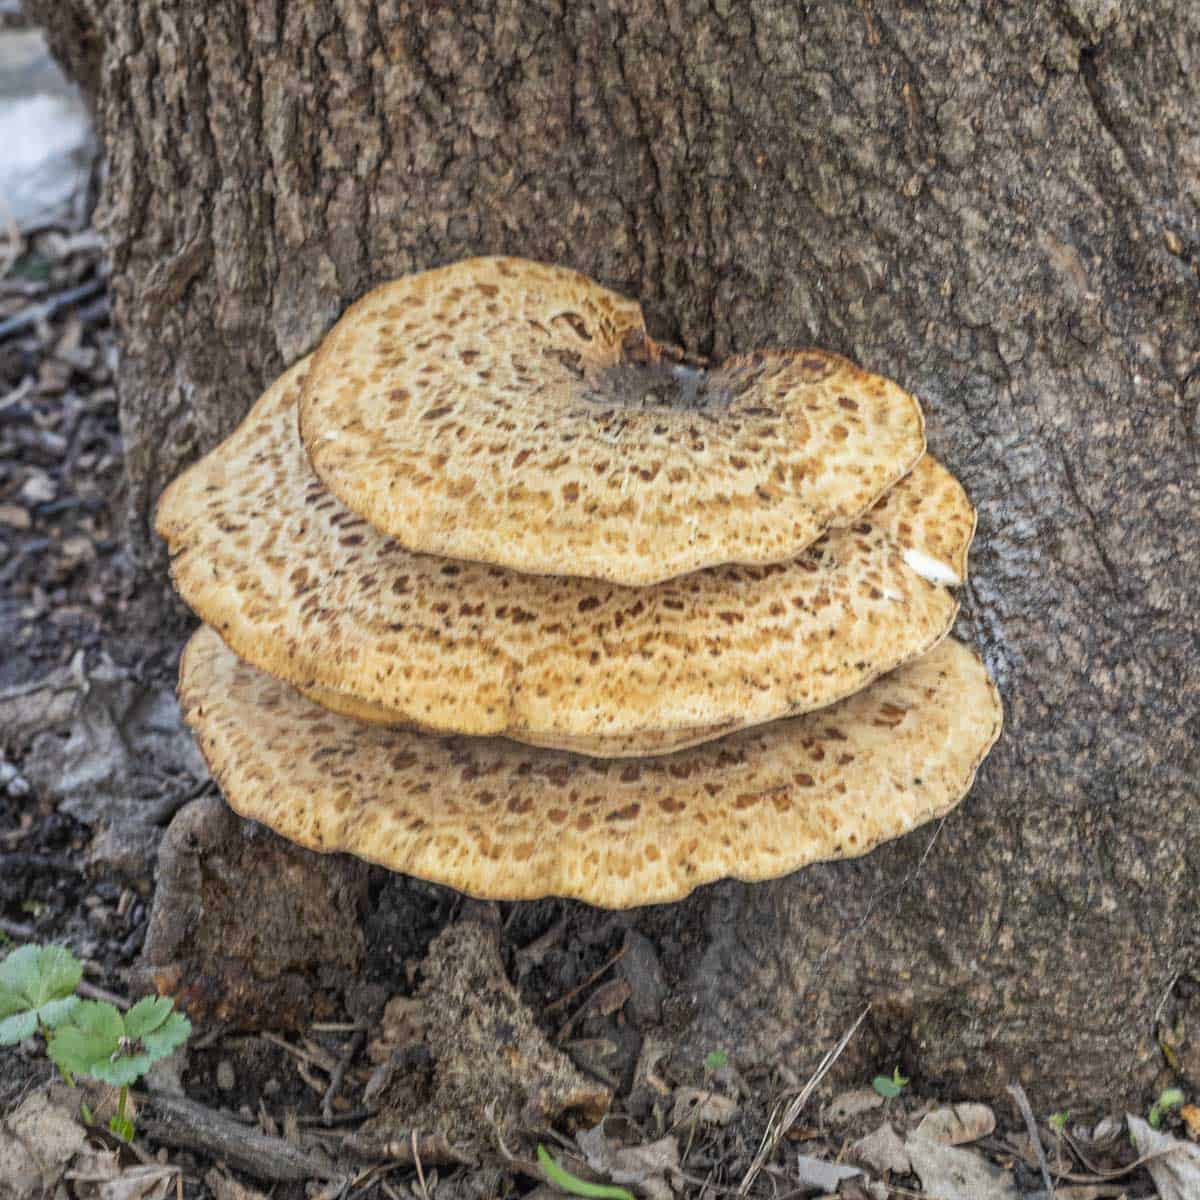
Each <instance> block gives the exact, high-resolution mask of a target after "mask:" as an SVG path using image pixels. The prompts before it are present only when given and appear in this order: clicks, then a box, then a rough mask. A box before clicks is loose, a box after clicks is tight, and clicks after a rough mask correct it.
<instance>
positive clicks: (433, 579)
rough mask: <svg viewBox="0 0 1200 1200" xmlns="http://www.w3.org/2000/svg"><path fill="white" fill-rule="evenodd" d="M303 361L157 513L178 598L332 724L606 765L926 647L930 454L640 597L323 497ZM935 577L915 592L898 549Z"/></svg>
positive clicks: (939, 536) (936, 525) (949, 502)
mask: <svg viewBox="0 0 1200 1200" xmlns="http://www.w3.org/2000/svg"><path fill="white" fill-rule="evenodd" d="M306 365H307V360H306V361H305V362H301V363H299V364H298V365H297V366H295V367H293V368H292V369H291V370H290V371H288V372H286V373H285V374H284V375H283V376H282V377H281V378H280V379H279V380H277V381H276V382H275V384H273V385H272V386H271V387H270V388H268V389H267V391H266V392H265V393H264V395H263V396H262V398H261V399H260V400H259V401H258V403H257V404H255V406H254V408H253V409H252V410H251V412H250V414H249V415H248V416H247V418H246V420H245V421H244V422H243V423H242V425H241V426H240V427H239V428H238V429H237V430H236V431H235V432H234V433H233V434H232V435H231V436H230V437H229V438H228V439H227V440H226V441H225V442H224V443H223V444H222V445H221V446H219V447H218V448H217V449H216V450H214V451H213V453H211V454H210V455H208V456H207V457H206V458H205V459H203V460H202V461H201V462H200V463H198V464H196V465H195V466H194V467H192V468H191V469H190V470H189V471H188V472H186V473H185V474H184V475H182V476H181V477H180V478H179V479H178V480H176V481H175V483H173V484H172V485H171V487H170V489H169V490H168V491H167V492H166V493H165V494H164V496H163V499H162V501H161V503H160V505H159V508H158V520H157V524H158V529H159V532H160V533H161V534H162V536H163V537H164V538H165V539H166V540H167V542H168V545H169V546H170V548H171V552H172V563H171V573H172V576H173V578H174V581H175V584H176V587H178V589H179V591H180V594H181V595H182V596H183V598H184V599H185V600H186V601H187V602H188V604H190V605H191V607H192V608H193V609H195V611H196V612H197V613H198V614H199V616H200V617H201V618H202V619H203V620H204V621H205V622H207V623H208V624H209V625H212V626H214V627H215V628H216V629H217V630H218V632H219V633H220V634H221V636H222V637H223V638H224V639H225V640H226V641H227V642H228V643H229V645H230V646H231V647H232V648H233V649H234V650H235V651H236V652H237V653H238V654H239V655H241V657H242V658H244V659H246V661H247V662H249V663H251V664H252V665H254V666H256V667H260V668H261V669H263V670H265V671H268V672H270V673H271V674H273V675H276V676H278V677H279V678H280V679H283V680H284V681H285V682H287V683H290V684H292V685H293V686H295V687H298V688H299V689H300V690H301V691H303V692H305V693H306V694H307V695H310V696H312V697H313V698H314V699H316V700H318V701H319V702H320V703H323V704H325V705H326V706H327V707H329V708H333V709H335V710H336V711H339V712H342V713H347V714H349V715H351V716H357V717H359V718H360V719H364V720H371V721H375V722H379V723H383V724H396V725H402V724H408V725H414V726H417V727H420V728H423V729H427V730H430V731H441V732H451V733H470V734H481V735H493V734H503V735H505V736H507V737H512V738H516V739H517V740H519V741H523V742H528V743H530V744H532V745H541V746H553V747H557V748H560V749H571V750H578V751H580V752H582V753H588V754H594V755H598V756H601V757H609V756H613V757H620V756H630V755H639V754H649V753H665V752H667V751H670V750H675V749H680V748H682V747H684V746H687V745H691V744H694V743H696V742H700V741H705V740H707V739H709V738H712V737H718V736H720V735H722V734H724V733H729V732H731V731H733V730H735V729H739V728H742V727H744V726H747V725H755V724H759V723H761V722H763V721H770V720H775V719H778V718H780V717H784V716H791V715H795V714H797V713H800V712H805V711H808V710H811V709H816V708H821V707H823V706H825V705H827V704H832V703H833V702H834V701H836V700H839V699H841V698H842V697H843V696H847V695H850V694H852V693H853V692H856V691H858V690H859V689H860V688H862V687H864V686H865V685H866V684H867V683H869V682H870V681H871V680H872V679H873V678H875V677H876V676H878V675H880V674H883V673H884V672H886V671H890V670H892V669H893V668H895V667H897V666H900V665H901V664H902V663H904V662H906V661H908V660H909V659H910V658H913V657H915V656H916V655H918V654H922V653H924V652H925V651H926V650H928V649H930V648H931V647H932V646H934V645H936V643H937V642H938V641H939V640H940V639H941V638H942V637H943V636H944V635H945V634H946V632H947V631H948V630H949V628H950V625H951V623H952V622H953V620H954V616H955V613H956V611H957V607H958V605H957V601H956V600H955V598H954V596H953V594H952V593H951V592H950V591H949V590H948V589H947V588H946V587H944V586H940V583H941V582H944V577H945V576H947V575H950V576H961V575H962V574H963V572H964V571H965V558H966V553H967V546H968V543H969V542H970V539H971V535H972V532H973V530H974V520H975V517H974V510H973V509H972V508H971V506H970V504H969V502H968V501H967V498H966V495H965V493H964V492H963V490H962V488H961V487H960V486H959V484H958V482H957V481H956V480H955V479H954V478H953V476H952V475H950V473H949V472H948V471H946V469H945V468H944V467H942V466H940V465H939V464H938V463H937V462H935V461H934V460H933V459H932V458H930V457H929V456H928V455H926V456H924V457H923V458H922V459H921V460H920V462H919V463H918V464H917V467H916V468H915V469H914V470H913V472H912V473H911V474H910V475H908V476H907V477H906V478H905V479H903V480H901V482H900V483H898V484H897V485H896V487H895V488H893V489H892V491H891V492H889V493H888V495H887V496H886V497H885V498H884V500H883V501H881V502H880V504H879V505H878V506H877V508H876V509H873V510H871V511H870V512H869V513H867V514H865V515H864V516H863V517H862V518H860V520H859V521H858V522H856V523H855V524H854V525H853V526H851V527H850V528H847V529H839V530H834V531H832V532H829V533H827V534H825V535H823V536H822V538H821V539H819V540H818V541H817V542H816V543H815V544H814V545H812V546H810V547H809V548H808V549H807V550H805V551H802V552H801V554H800V555H799V556H798V557H796V558H795V559H792V560H791V561H789V562H787V563H781V564H772V565H768V566H765V567H740V566H725V567H714V568H710V569H709V570H705V571H698V572H693V573H692V574H690V575H687V576H685V577H683V578H681V579H671V580H667V581H666V582H663V583H659V584H655V585H653V586H651V587H646V588H637V589H631V588H625V587H621V586H619V585H616V584H611V583H607V582H604V581H601V580H591V579H580V578H575V577H555V576H537V575H524V574H519V573H516V572H513V571H506V570H504V569H502V568H499V567H495V566H492V565H488V564H482V563H473V562H454V561H448V560H445V559H441V558H435V557H432V556H430V555H424V554H414V553H412V552H410V551H408V550H405V549H404V548H403V547H402V546H399V545H397V543H396V542H395V541H394V540H393V539H391V538H389V537H387V536H386V535H385V534H382V533H380V532H378V531H377V530H375V529H373V528H371V527H370V526H369V525H367V524H366V522H364V521H362V520H361V519H360V518H358V517H356V516H355V515H354V514H353V513H351V512H350V511H349V510H348V509H346V508H345V507H344V506H343V505H342V504H341V503H340V501H338V500H337V499H336V497H334V496H332V495H330V494H329V493H328V492H326V491H325V490H324V489H323V488H322V487H321V485H320V483H319V481H318V480H317V479H316V477H315V476H314V475H313V472H312V468H311V467H310V466H309V463H308V459H307V458H306V456H305V454H304V451H303V448H302V446H301V444H300V441H299V438H298V437H297V434H296V403H297V400H298V397H299V394H300V389H301V387H302V385H303V382H304V378H305V370H306ZM913 552H915V553H919V554H921V555H922V556H923V557H924V558H925V559H928V560H930V561H934V560H937V561H938V562H941V563H942V564H943V566H942V568H941V570H942V575H943V579H942V580H940V581H939V582H937V583H931V582H929V580H928V579H927V578H925V577H924V574H923V573H922V572H921V571H919V570H914V569H913V567H912V566H910V565H909V563H908V562H907V561H906V560H905V555H906V554H910V553H913Z"/></svg>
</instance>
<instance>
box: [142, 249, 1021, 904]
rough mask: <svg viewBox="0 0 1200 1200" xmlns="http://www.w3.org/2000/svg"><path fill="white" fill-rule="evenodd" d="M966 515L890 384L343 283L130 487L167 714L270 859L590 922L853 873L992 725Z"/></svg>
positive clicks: (440, 282) (604, 311) (515, 266)
mask: <svg viewBox="0 0 1200 1200" xmlns="http://www.w3.org/2000/svg"><path fill="white" fill-rule="evenodd" d="M974 525H975V515H974V511H973V509H972V508H971V505H970V503H969V502H968V500H967V498H966V495H965V493H964V492H963V490H962V488H961V487H960V485H959V484H958V482H957V481H956V480H955V479H954V478H953V476H952V475H951V474H950V473H949V472H948V471H947V470H946V469H945V468H944V467H943V466H942V465H941V464H939V463H938V462H936V461H935V460H934V459H933V458H931V457H930V456H929V455H928V454H926V453H925V438H924V422H923V418H922V415H921V411H920V408H919V406H918V404H917V402H916V400H914V399H913V398H912V397H911V396H909V395H907V394H906V393H905V392H903V391H902V390H901V389H900V388H899V387H897V386H896V385H895V384H893V383H891V382H889V381H888V380H885V379H882V378H880V377H878V376H875V375H871V374H869V373H867V372H865V371H862V370H860V369H858V368H857V367H855V366H853V365H852V364H850V363H849V362H847V361H845V360H844V359H841V358H839V357H837V356H835V355H831V354H826V353H823V352H819V351H811V350H806V351H800V352H794V351H788V352H762V353H756V354H751V355H743V356H739V357H737V358H733V359H730V360H728V361H726V362H725V363H722V364H720V365H715V366H714V365H709V364H706V363H703V362H700V361H697V360H693V359H690V358H689V357H687V356H686V355H684V354H682V353H680V352H678V351H674V350H672V349H670V348H667V347H663V346H660V345H658V344H656V343H655V342H654V341H653V340H651V338H650V337H649V336H648V335H647V333H646V331H645V327H644V324H643V319H642V314H641V311H640V309H639V308H638V307H637V305H636V304H634V303H632V302H631V301H629V300H627V299H625V298H623V297H621V296H618V295H616V294H615V293H613V292H610V291H608V290H606V289H604V288H602V287H600V286H599V285H598V284H596V283H594V282H593V281H591V280H589V279H587V278H585V277H584V276H581V275H578V274H576V273H574V272H571V271H567V270H563V269H559V268H553V267H547V266H543V265H540V264H536V263H531V262H526V261H523V260H520V259H508V258H482V259H473V260H468V261H465V262H460V263H457V264H455V265H453V266H449V267H445V268H442V269H440V270H434V271H427V272H424V273H421V274H417V275H412V276H408V277H406V278H404V279H401V280H399V281H397V282H395V283H391V284H387V285H385V286H383V287H381V288H378V289H377V290H375V291H374V292H372V293H370V294H369V295H368V296H366V297H365V298H364V299H363V300H361V301H360V302H359V303H358V304H356V305H354V306H353V307H352V308H351V309H349V310H348V312H347V313H346V314H345V316H344V317H343V318H342V320H341V321H340V322H339V323H338V324H337V325H336V326H335V327H334V329H333V330H332V331H331V332H330V334H329V335H328V337H327V338H326V339H325V341H324V343H323V344H322V345H321V347H320V349H319V350H318V351H317V352H316V353H315V354H314V355H312V356H311V357H310V358H307V359H305V360H303V361H301V362H299V363H297V364H296V365H295V366H293V367H292V368H291V369H290V370H288V371H287V372H285V373H284V375H283V376H282V377H281V378H279V379H278V380H277V381H276V382H275V383H274V384H273V385H272V386H271V387H270V388H268V390H267V391H266V393H265V394H264V395H263V396H262V397H261V398H260V399H259V401H258V402H257V403H256V404H255V406H254V408H253V409H252V410H251V412H250V413H249V415H248V416H247V417H246V419H245V421H244V422H243V423H242V425H241V426H240V427H239V428H238V429H237V430H235V431H234V433H233V434H232V435H231V436H230V437H229V438H228V439H227V440H226V441H225V442H224V443H222V444H221V445H220V446H218V447H217V448H216V449H215V450H214V451H213V452H212V453H211V454H209V455H208V456H207V457H205V458H204V459H202V460H201V461H200V462H198V463H197V464H195V465H194V466H193V467H191V468H190V469H189V470H188V471H187V472H185V473H184V474H183V475H182V476H181V477H180V478H179V479H177V480H176V481H175V482H174V483H173V484H172V485H171V486H170V488H168V489H167V491H166V492H165V493H164V495H163V498H162V500H161V501H160V503H159V508H158V516H157V527H158V530H159V532H160V534H161V535H162V536H163V537H164V538H165V539H166V541H167V543H168V545H169V548H170V551H171V556H172V576H173V579H174V581H175V584H176V586H177V587H178V589H179V591H180V593H181V594H182V595H183V597H184V599H185V600H186V601H187V603H188V604H189V605H190V606H191V607H192V608H193V609H194V610H195V611H196V613H197V614H198V615H199V616H200V617H201V619H202V620H203V621H204V622H205V625H204V626H202V627H201V628H200V630H199V631H198V632H197V633H196V634H195V635H194V637H193V638H192V640H191V642H190V643H189V645H188V647H187V649H186V651H185V653H184V657H183V663H182V666H181V671H180V697H181V701H182V705H183V709H184V715H185V718H186V720H187V721H188V723H189V725H190V726H191V728H192V730H193V731H194V733H195V735H196V737H197V739H198V741H199V743H200V746H201V749H202V750H203V752H204V754H205V757H206V758H207V760H208V762H209V765H210V767H211V768H212V771H213V774H214V776H215V777H216V779H217V780H218V782H219V783H220V785H221V787H222V790H223V791H224V793H225V796H226V798H227V800H228V802H229V803H230V804H231V805H232V806H233V807H234V808H235V809H236V810H237V811H238V812H240V813H241V814H242V815H244V816H247V817H251V818H254V819H256V820H259V821H262V822H264V823H265V824H267V825H269V826H270V827H271V828H273V829H275V830H276V831H277V832H278V833H280V834H282V835H283V836H284V837H287V838H290V839H292V840H293V841H296V842H299V843H301V844H303V845H305V846H309V847H312V848H314V849H318V850H327V851H349V852H351V853H353V854H356V855H359V856H361V857H363V858H366V859H369V860H372V861H374V862H378V863H382V864H384V865H386V866H388V867H391V868H393V869H395V870H400V871H405V872H408V873H410V874H413V875H418V876H420V877H422V878H425V879H430V880H434V881H437V882H440V883H445V884H449V885H451V886H453V887H456V888H458V889H460V890H462V891H465V892H469V893H471V894H473V895H477V896H486V897H494V898H505V899H520V898H533V897H537V896H543V895H561V896H573V897H577V898H579V899H582V900H586V901H589V902H591V903H594V904H599V905H604V906H609V907H624V906H628V905H634V904H645V903H651V902H656V901H667V900H674V899H678V898H680V897H682V896H684V895H686V894H687V893H688V892H690V891H691V890H692V889H693V888H694V887H696V886H697V885H698V884H701V883H705V882H708V881H711V880H714V879H718V878H721V877H724V876H734V877H737V878H741V879H748V880H749V879H764V878H769V877H772V876H777V875H780V874H784V873H786V872H789V871H792V870H795V869H796V868H798V867H800V866H803V865H804V864H806V863H809V862H813V861H816V860H822V859H832V858H839V857H848V856H853V855H858V854H863V853H866V852H867V851H868V850H870V849H872V848H873V847H874V846H876V845H878V844H879V843H880V842H883V841H885V840H887V839H890V838H894V837H897V836H899V835H900V834H902V833H905V832H907V831H908V830H910V829H912V828H914V827H915V826H917V825H919V824H921V823H922V822H924V821H927V820H930V819H931V818H934V817H936V816H939V815H940V814H942V813H944V812H946V811H948V810H949V809H950V808H951V807H953V805H954V804H955V803H957V801H958V800H959V799H960V798H961V797H962V796H963V795H964V794H965V793H966V791H967V790H968V789H969V787H970V785H971V782H972V780H973V778H974V775H975V772H976V769H977V768H978V766H979V763H980V762H981V761H982V759H983V757H984V756H985V755H986V753H987V752H988V750H989V748H990V747H991V746H992V744H993V743H994V741H995V739H996V737H997V736H998V734H999V731H1000V724H1001V709H1000V704H999V700H998V697H997V695H996V691H995V688H994V687H993V686H992V684H991V682H990V680H989V679H988V677H987V674H986V672H985V671H984V668H983V666H982V665H981V664H980V662H979V661H978V659H977V658H976V657H975V656H974V655H973V654H972V653H971V652H970V651H969V650H968V649H967V648H966V647H965V646H963V645H961V644H959V643H957V642H955V641H953V640H952V639H949V638H948V637H947V636H946V635H947V633H948V631H949V629H950V626H951V624H952V622H953V620H954V617H955V613H956V611H957V601H956V599H955V596H954V593H953V590H952V589H953V587H955V586H956V585H959V584H961V583H962V582H963V580H964V578H965V575H966V559H967V550H968V547H969V544H970V541H971V537H972V535H973V532H974Z"/></svg>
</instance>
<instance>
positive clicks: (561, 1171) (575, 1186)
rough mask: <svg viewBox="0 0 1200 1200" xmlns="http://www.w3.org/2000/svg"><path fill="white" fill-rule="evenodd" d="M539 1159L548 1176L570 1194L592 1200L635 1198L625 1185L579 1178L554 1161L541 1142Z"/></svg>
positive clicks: (627, 1199) (631, 1199) (538, 1151)
mask: <svg viewBox="0 0 1200 1200" xmlns="http://www.w3.org/2000/svg"><path fill="white" fill-rule="evenodd" d="M537 1159H538V1163H539V1164H540V1165H541V1168H542V1170H543V1171H545V1172H546V1178H547V1179H548V1180H549V1181H550V1182H551V1183H552V1184H554V1186H555V1187H559V1188H562V1190H563V1191H564V1192H566V1193H567V1194H568V1195H569V1196H587V1197H589V1198H590V1200H634V1195H633V1193H632V1192H630V1191H628V1190H627V1189H625V1188H623V1187H617V1186H616V1185H615V1184H611V1183H588V1181H587V1180H586V1179H579V1178H578V1177H577V1176H575V1175H572V1174H571V1172H570V1171H568V1170H566V1169H565V1168H564V1167H560V1166H559V1165H558V1163H556V1162H555V1161H554V1159H553V1158H552V1157H551V1155H550V1151H549V1150H547V1149H546V1147H545V1146H543V1145H542V1144H541V1143H540V1142H539V1143H538V1148H537Z"/></svg>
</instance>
